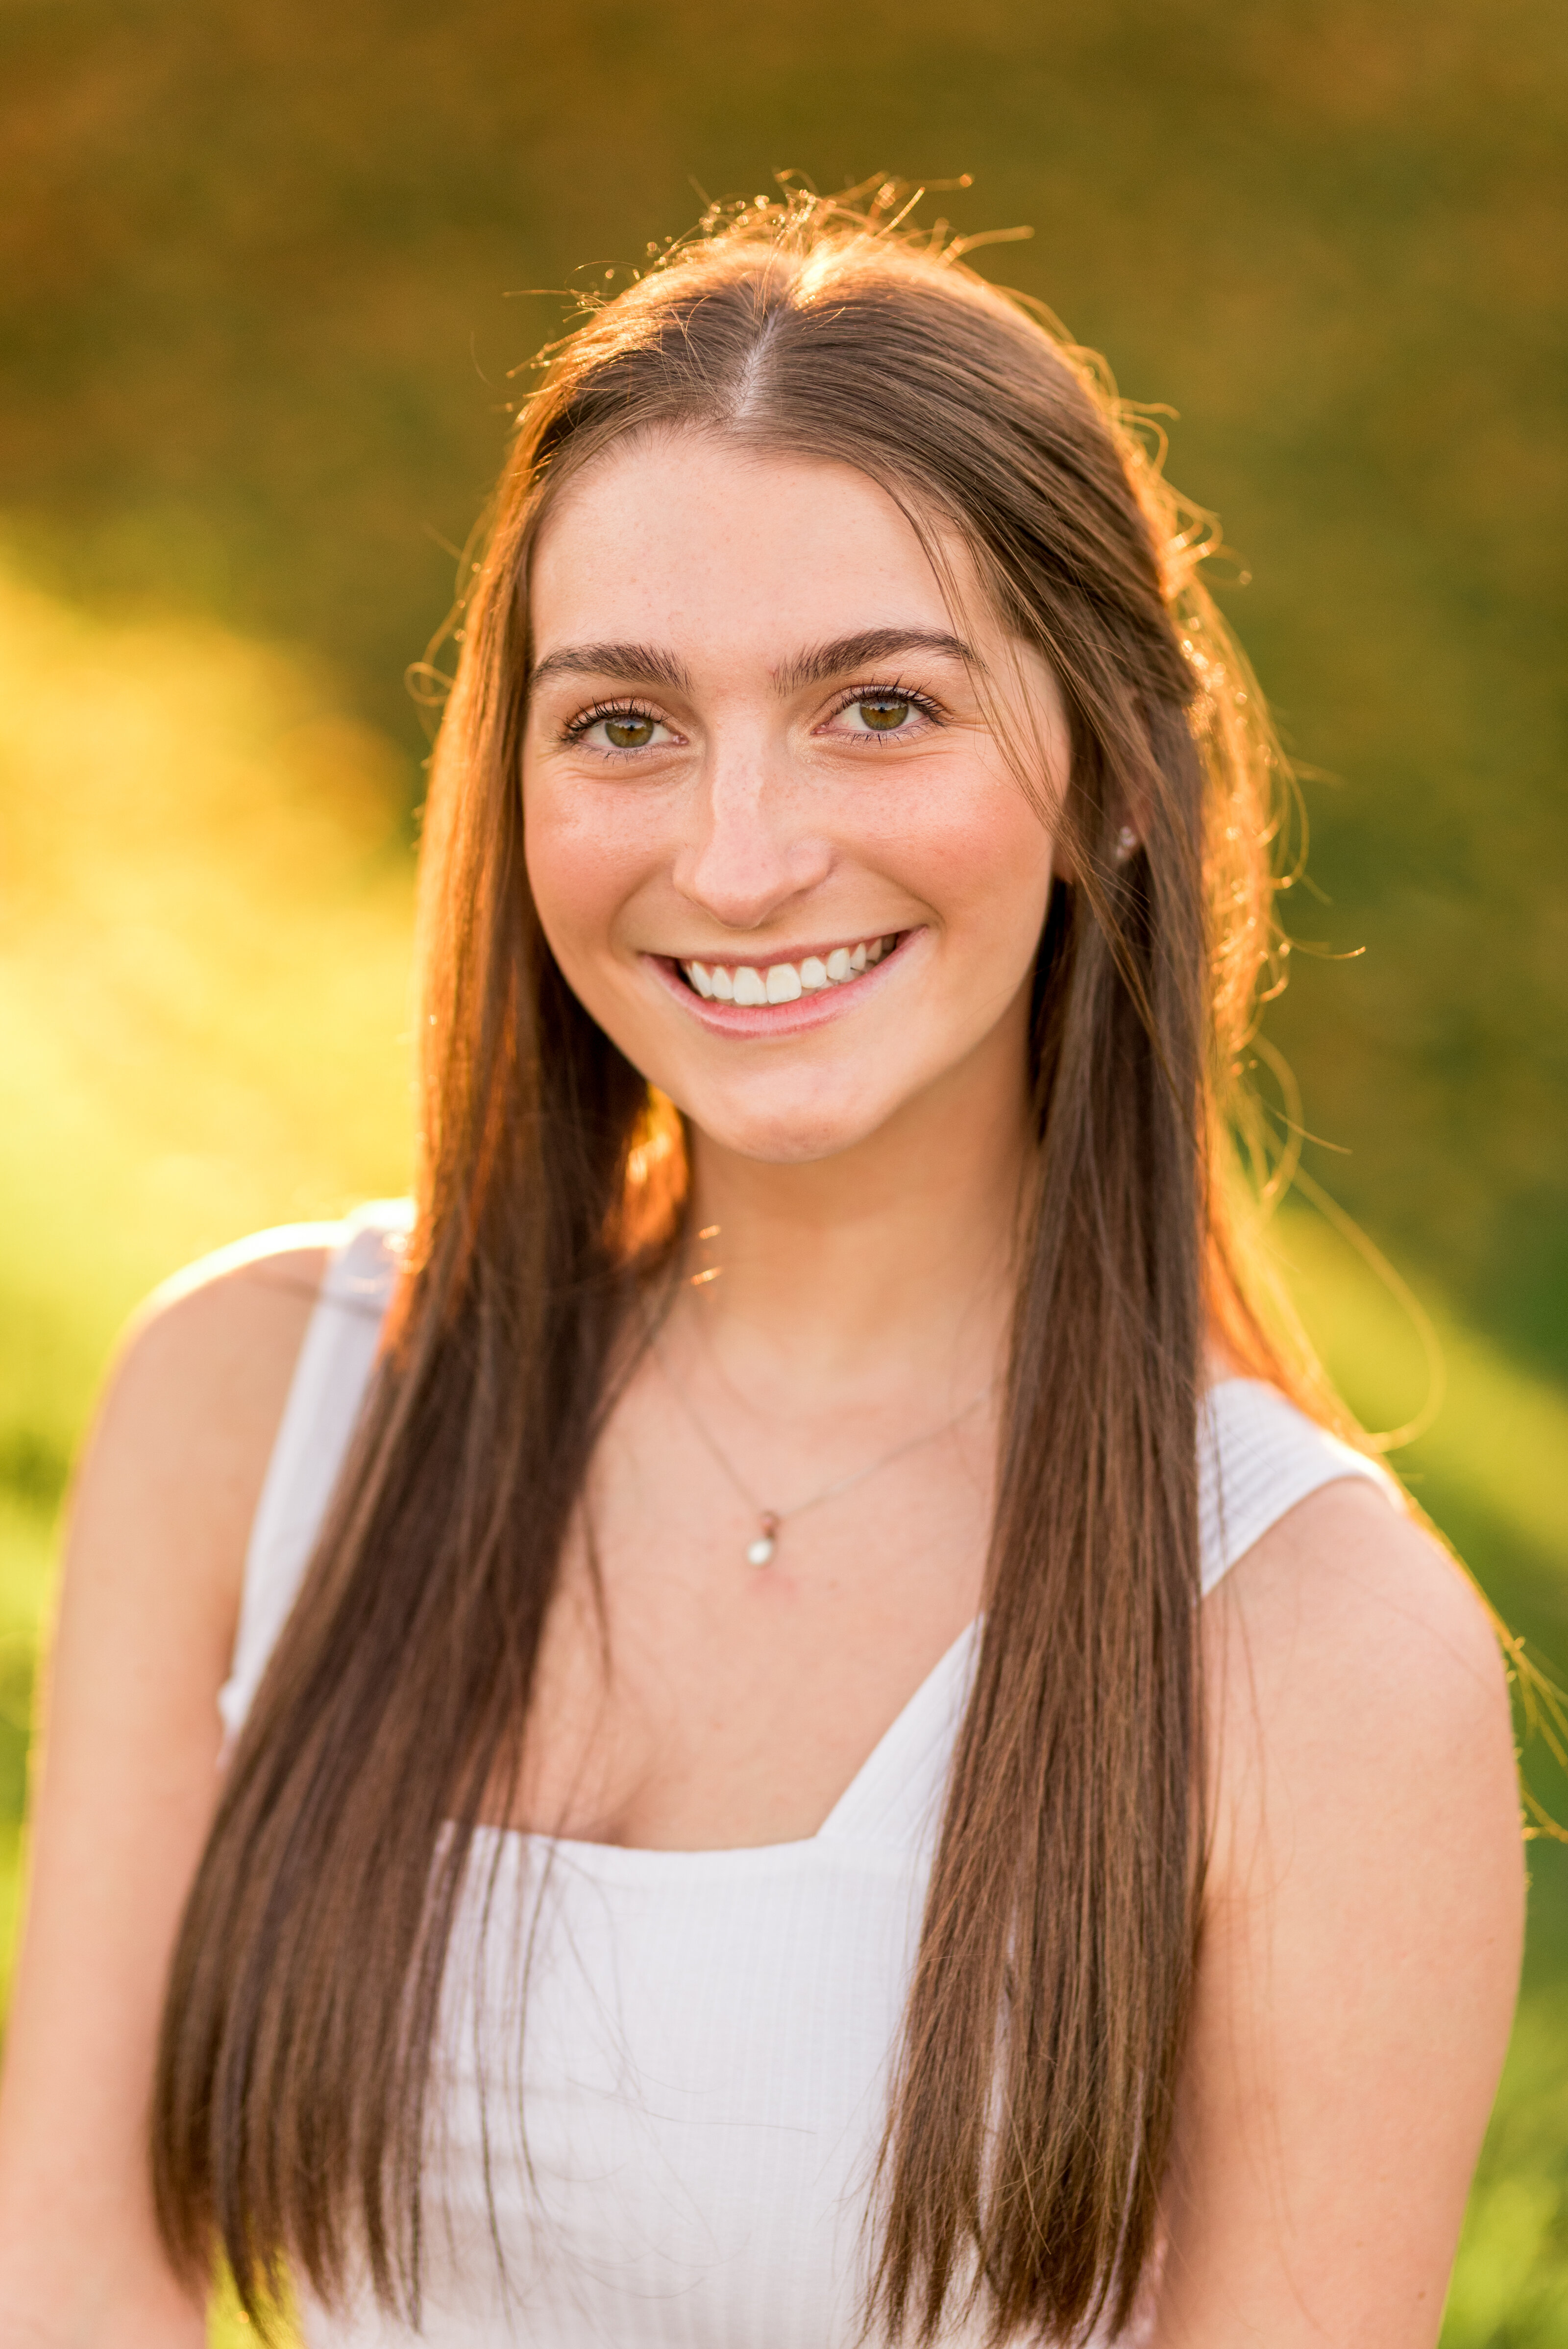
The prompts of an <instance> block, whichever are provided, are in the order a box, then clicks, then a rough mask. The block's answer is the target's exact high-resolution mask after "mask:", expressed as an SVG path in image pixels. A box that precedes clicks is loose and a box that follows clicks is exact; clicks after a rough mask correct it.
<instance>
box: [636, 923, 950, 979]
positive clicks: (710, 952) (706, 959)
mask: <svg viewBox="0 0 1568 2349" xmlns="http://www.w3.org/2000/svg"><path fill="white" fill-rule="evenodd" d="M907 928H908V926H907V925H906V927H905V928H903V929H900V928H896V927H894V926H893V925H892V924H888V926H886V927H884V928H881V929H878V928H877V926H875V924H874V925H873V926H872V927H871V928H870V929H868V930H840V931H839V933H838V935H837V936H836V937H832V938H828V939H827V940H826V942H823V941H817V942H815V943H814V944H813V945H810V946H804V947H792V946H782V947H752V949H751V950H750V951H749V952H747V951H746V950H745V949H744V948H741V947H688V948H685V949H684V950H683V951H682V952H680V954H670V955H667V956H666V957H665V959H666V961H668V962H700V963H701V964H702V965H703V967H704V968H710V967H711V965H712V964H714V963H722V964H724V965H727V966H733V967H735V968H742V969H743V968H745V967H746V966H747V965H748V964H749V965H750V967H751V968H752V969H753V970H767V969H769V968H772V967H773V966H774V965H775V964H777V963H784V962H793V963H802V962H807V961H809V960H810V958H811V957H812V956H813V955H815V957H816V958H817V960H818V961H819V962H826V960H827V957H828V956H829V955H830V954H834V953H836V950H837V949H838V948H839V947H849V948H850V949H851V950H853V949H854V948H855V947H858V946H867V947H868V946H870V945H871V943H872V942H873V940H874V939H877V938H898V937H903V936H905V935H906V931H907Z"/></svg>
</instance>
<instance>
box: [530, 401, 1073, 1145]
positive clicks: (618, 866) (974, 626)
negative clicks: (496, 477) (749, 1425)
mask: <svg viewBox="0 0 1568 2349" xmlns="http://www.w3.org/2000/svg"><path fill="white" fill-rule="evenodd" d="M958 552H959V557H960V559H959V575H960V577H961V578H965V579H966V583H967V585H968V586H969V590H970V592H969V593H968V594H967V595H966V597H965V604H966V609H965V611H964V613H963V614H962V615H961V616H956V615H955V614H954V613H953V612H951V611H950V609H949V607H948V605H947V603H946V601H945V599H944V597H943V594H942V591H941V588H940V584H939V582H938V580H937V578H936V575H935V574H934V573H933V571H932V569H931V566H930V564H929V561H928V559H927V557H926V554H925V552H924V550H923V549H922V547H921V545H920V543H919V538H918V537H917V535H916V533H915V532H914V530H913V528H912V527H911V525H910V524H909V522H907V521H906V519H905V518H904V516H903V515H902V514H901V513H900V512H899V511H898V507H897V506H896V505H895V504H894V503H893V501H892V500H891V499H890V498H889V497H888V495H887V494H886V492H883V491H882V490H880V489H879V488H877V485H876V484H875V483H873V482H871V481H868V480H867V479H866V478H865V476H863V475H861V474H859V473H857V472H855V471H852V470H850V469H849V468H847V467H844V466H836V465H825V464H819V463H815V462H811V463H808V462H799V463H797V462H794V461H785V460H780V459H778V458H776V457H774V458H769V459H767V460H765V461H761V460H758V459H757V458H756V457H755V456H753V455H749V454H747V453H745V452H743V451H741V450H735V449H733V448H730V447H727V446H725V445H724V444H723V443H722V442H716V441H714V440H711V439H703V438H698V437H694V436H681V437H679V438H665V439H662V440H647V441H642V442H639V443H637V444H635V445H633V446H631V447H629V448H626V449H621V450H613V451H611V452H609V453H608V454H607V457H605V458H604V459H602V460H599V461H598V462H597V464H595V465H594V466H592V467H590V468H589V469H588V471H587V472H586V473H585V475H584V476H583V477H582V478H581V479H580V480H579V481H576V482H575V483H574V484H573V485H572V487H571V489H570V490H569V491H568V492H567V493H566V495H565V496H564V497H563V498H562V501H561V503H560V505H559V506H558V507H557V508H556V510H555V512H553V513H552V515H551V516H550V518H549V520H548V522H547V523H546V525H545V529H544V531H543V533H542V534H541V539H540V543H539V545H538V548H537V550H536V552H535V561H534V569H533V576H532V581H531V596H532V601H531V617H532V624H533V632H534V650H535V658H536V659H544V658H545V657H547V656H548V655H549V654H550V653H551V651H552V650H554V649H556V648H557V647H561V646H566V645H576V644H603V643H606V642H610V643H616V644H620V643H630V644H638V645H649V646H654V647H661V648H665V649H667V650H668V651H669V652H670V653H671V654H672V655H673V656H674V657H675V658H676V659H677V660H678V661H679V662H680V664H681V666H682V667H684V669H685V671H686V673H687V677H688V680H689V682H688V684H687V685H686V687H685V688H684V689H683V690H680V691H672V690H671V689H670V688H668V687H667V686H666V687H659V688H647V687H642V686H639V688H637V689H636V691H635V694H634V695H632V696H630V698H632V699H634V700H635V703H636V707H637V709H639V711H642V712H644V713H647V714H648V715H649V716H655V717H657V719H658V724H657V726H656V727H655V729H654V730H653V740H651V742H650V743H649V747H646V748H643V749H639V750H632V751H629V752H621V753H617V752H616V751H615V750H614V747H613V742H612V741H611V740H609V739H608V738H607V730H606V728H605V726H604V725H603V723H600V724H599V725H598V726H597V728H595V729H593V730H590V732H589V734H588V735H587V737H586V738H580V739H577V740H572V739H570V738H569V737H566V735H565V734H564V731H563V730H564V729H565V728H566V727H567V726H569V725H570V724H571V723H572V721H573V719H575V718H576V716H577V715H578V714H579V713H580V712H581V711H583V710H584V709H592V708H595V707H602V706H604V705H605V704H606V703H607V702H613V701H614V700H615V698H616V697H617V696H619V697H620V698H621V699H622V700H623V701H624V700H626V699H627V698H628V688H627V686H626V682H625V680H624V679H623V678H618V677H616V676H613V675H604V676H599V677H586V678H585V677H576V676H574V677H569V678H568V677H554V678H548V679H546V680H545V683H544V684H543V685H542V686H541V688H539V690H538V691H537V693H536V695H535V699H534V703H533V706H532V708H531V710H530V714H529V723H528V728H527V735H526V746H525V750H524V805H525V814H526V826H527V855H528V870H529V875H530V878H531V881H532V884H533V887H534V891H535V898H536V901H537V904H538V906H539V912H540V916H541V919H542V921H543V923H544V926H545V933H546V935H547V936H548V937H549V939H550V943H551V946H552V947H553V948H554V950H555V952H556V957H557V959H558V960H559V962H560V964H561V967H562V969H563V970H564V971H565V973H566V977H567V978H568V980H569V981H570V983H571V985H572V986H573V988H575V989H576V993H577V994H578V995H579V996H580V998H581V999H582V1000H583V1002H584V1003H585V1004H586V1005H587V1008H588V1009H589V1010H590V1011H591V1012H592V1013H593V1015H594V1017H595V1019H597V1020H598V1021H599V1023H600V1025H601V1026H602V1027H603V1028H604V1029H605V1030H607V1033H608V1034H609V1035H611V1036H612V1037H613V1038H614V1039H615V1040H616V1042H617V1043H618V1045H619V1046H620V1048H621V1050H623V1051H624V1052H625V1053H626V1054H627V1056H628V1059H630V1060H631V1061H634V1062H635V1064H636V1065H637V1066H638V1067H639V1068H640V1069H642V1070H644V1071H646V1072H647V1073H648V1075H649V1077H650V1078H652V1079H653V1081H655V1082H656V1083H658V1084H659V1085H660V1086H662V1087H663V1089H664V1090H665V1091H666V1092H669V1093H670V1095H671V1096H672V1098H673V1099H674V1100H675V1101H677V1102H679V1103H680V1106H681V1108H682V1109H684V1110H685V1111H686V1112H687V1113H688V1114H689V1115H690V1116H691V1117H692V1118H693V1119H694V1120H695V1122H696V1123H697V1124H698V1125H699V1126H700V1127H701V1129H702V1131H703V1132H704V1133H707V1134H709V1135H710V1136H711V1137H712V1138H713V1139H714V1140H715V1141H717V1142H720V1143H722V1144H724V1145H726V1146H727V1147H730V1148H732V1149H734V1150H736V1151H737V1152H741V1153H743V1154H746V1155H748V1156H753V1157H756V1158H762V1159H768V1160H773V1161H775V1162H791V1161H798V1160H800V1159H805V1158H814V1157H820V1156H826V1155H828V1154H833V1153H836V1152H840V1151H844V1150H846V1149H849V1148H852V1147H853V1146H854V1145H855V1144H856V1143H859V1142H861V1141H863V1140H864V1139H865V1138H866V1137H867V1135H869V1134H871V1133H875V1132H876V1131H877V1129H878V1128H880V1127H883V1126H885V1125H886V1124H887V1123H888V1120H889V1119H890V1118H892V1117H894V1116H895V1114H896V1113H897V1112H900V1111H902V1110H904V1109H906V1108H907V1107H908V1106H909V1104H911V1103H913V1102H915V1101H917V1100H918V1099H919V1097H921V1096H922V1095H925V1094H928V1093H929V1092H931V1091H932V1089H933V1088H936V1089H938V1090H939V1091H946V1090H947V1089H949V1088H950V1086H951V1084H952V1082H953V1080H954V1079H955V1077H956V1076H957V1074H958V1072H959V1071H961V1070H962V1069H963V1068H964V1066H965V1064H966V1063H968V1062H969V1061H971V1060H972V1059H973V1058H974V1057H975V1056H976V1055H980V1056H981V1057H982V1058H983V1057H984V1056H985V1054H986V1053H987V1052H988V1050H989V1051H993V1052H998V1053H1005V1054H1006V1055H1007V1056H1008V1058H1009V1059H1010V1060H1012V1059H1015V1058H1016V1055H1017V1050H1018V1046H1019V1042H1020V1038H1021V1030H1020V1025H1019V1022H1020V1019H1021V1017H1022V1011H1023V1000H1024V998H1025V995H1026V990H1027V986H1028V979H1029V974H1030V970H1031V968H1032V965H1033V955H1034V950H1035V946H1036V942H1037V940H1038V937H1039V934H1040V927H1041V923H1042V920H1043V918H1044V908H1045V902H1046V897H1047V895H1048V893H1049V888H1050V882H1051V874H1052V841H1051V836H1050V833H1049V831H1048V829H1047V827H1046V824H1045V823H1044V822H1043V821H1042V817H1041V814H1040V812H1038V809H1037V807H1036V806H1035V805H1034V804H1032V802H1031V800H1030V798H1029V797H1028V796H1026V794H1025V792H1024V791H1023V788H1022V787H1021V785H1020V782H1019V781H1018V779H1017V777H1016V776H1015V775H1014V773H1013V772H1012V770H1011V769H1010V767H1009V765H1008V763H1007V760H1006V758H1005V756H1004V754H1003V751H1002V748H1001V746H1000V745H999V743H998V742H997V740H996V739H995V737H994V735H993V733H992V729H991V727H990V725H989V724H988V722H987V719H986V717H985V714H984V712H983V710H982V708H981V698H980V695H979V692H978V691H977V684H976V678H975V675H974V674H973V673H972V671H971V668H970V667H968V666H966V664H965V662H964V661H963V660H962V659H961V658H958V657H954V656H952V655H950V654H943V655H937V654H933V653H930V652H921V651H913V652H903V653H900V654H898V656H897V657H888V658H884V659H883V660H881V661H879V662H877V663H874V664H872V666H871V667H870V669H869V671H868V672H867V673H861V672H856V673H853V674H850V675H847V676H845V677H843V678H836V679H834V680H832V681H831V682H830V683H828V684H826V685H825V684H823V683H820V682H818V683H814V684H811V685H808V686H805V687H804V688H799V689H795V690H789V691H784V692H781V691H780V670H781V667H782V666H783V665H784V664H785V663H787V662H788V661H790V660H791V659H793V658H795V657H798V656H801V655H804V654H806V653H809V652H810V651H812V650H813V649H814V648H815V647H820V646H822V645H824V644H826V643H829V642H833V641H836V640H837V639H840V638H843V637H846V636H851V635H855V634H857V633H860V632H863V631H866V630H867V629H873V628H898V627H909V628H919V629H924V630H929V631H931V632H948V633H951V634H954V635H957V636H961V637H962V638H963V639H964V640H965V642H966V643H967V644H968V645H969V646H970V647H971V649H972V650H973V652H974V654H975V655H976V656H977V660H978V662H979V663H980V664H983V666H984V667H985V669H986V670H987V671H988V672H989V674H990V675H991V677H992V680H993V691H999V692H1001V693H1002V695H1003V696H1004V697H1005V696H1007V695H1009V694H1011V697H1012V700H1011V707H1012V710H1013V714H1014V715H1015V717H1016V718H1017V719H1018V721H1019V727H1020V739H1021V740H1031V739H1034V740H1039V739H1042V738H1043V739H1044V740H1045V741H1046V742H1047V743H1048V744H1049V745H1050V746H1051V747H1050V752H1049V757H1050V762H1051V764H1052V766H1053V767H1054V773H1048V774H1045V775H1042V776H1041V777H1040V778H1039V788H1040V791H1041V794H1042V798H1043V799H1044V798H1046V797H1048V795H1050V794H1051V793H1053V792H1055V791H1058V790H1059V789H1060V787H1061V783H1062V781H1063V780H1064V724H1063V719H1062V715H1061V710H1060V707H1059V703H1058V699H1057V695H1056V691H1055V687H1054V681H1053V679H1052V678H1051V676H1050V673H1049V670H1048V668H1047V667H1046V665H1045V664H1044V661H1043V660H1041V659H1040V658H1039V657H1038V656H1035V655H1033V654H1029V653H1026V652H1025V651H1024V649H1023V647H1020V646H1017V645H1016V644H1013V643H1012V642H1010V641H1009V640H1007V639H1006V638H1005V637H1004V635H1003V632H1002V629H1001V626H1000V624H999V623H998V621H997V620H996V618H995V616H993V615H992V613H990V612H989V611H988V610H987V609H986V607H985V604H984V600H983V598H982V597H981V595H979V593H978V591H977V590H976V589H975V588H974V586H973V583H972V578H970V577H969V576H968V566H967V564H966V563H965V562H964V560H963V558H962V556H961V551H958ZM845 688H859V689H861V690H862V691H863V693H864V692H868V691H871V690H872V689H875V688H880V689H881V690H882V694H883V696H884V699H885V698H886V696H887V694H888V691H889V689H893V690H897V689H898V688H904V689H908V690H911V691H915V692H919V693H921V694H924V695H927V696H929V698H930V699H931V700H932V701H933V702H934V703H936V704H938V705H939V706H940V717H939V718H938V719H936V720H935V721H934V722H933V721H932V720H930V719H928V718H926V717H925V716H923V715H922V714H921V713H920V712H919V710H916V709H911V711H910V714H909V719H907V720H906V721H905V723H904V724H902V725H901V726H899V727H898V728H897V729H895V730H887V729H886V727H885V715H886V713H885V710H884V709H882V708H881V706H880V705H879V704H878V703H877V701H876V699H875V698H874V693H873V698H872V699H871V709H872V714H873V716H874V717H875V716H881V717H882V718H883V719H884V724H883V726H882V727H873V726H872V725H871V724H870V723H868V722H867V719H865V718H863V717H859V716H857V712H856V711H854V710H851V711H850V712H849V713H847V715H846V713H845V712H843V711H842V710H841V709H840V708H839V706H838V705H839V704H840V703H841V702H842V700H843V697H844V690H845ZM618 731H620V732H621V733H623V734H624V733H625V732H626V731H627V729H626V728H625V727H624V725H623V726H621V727H620V728H619V729H618ZM636 731H640V732H643V733H646V732H647V731H648V729H647V727H646V725H644V726H643V727H641V728H639V729H636ZM894 932H913V933H915V934H916V935H915V936H913V937H912V938H911V940H910V942H909V945H908V946H907V947H905V949H904V950H903V951H902V952H901V954H900V956H899V957H898V965H899V968H898V970H897V973H896V974H895V972H894V971H892V970H889V972H888V975H887V979H886V981H885V982H884V983H883V984H882V985H881V986H880V987H879V988H878V989H877V992H876V994H875V995H874V996H873V995H870V994H868V995H867V999H866V1000H865V1002H864V1003H863V1004H858V1005H857V1006H856V1009H855V1011H854V1014H853V1016H852V1017H851V1016H846V1017H842V1018H839V1019H836V1020H834V1021H833V1022H832V1023H831V1024H830V1025H828V1026H825V1027H821V1028H818V1029H817V1030H815V1031H813V1032H812V1033H811V1034H809V1035H804V1036H801V1037H798V1038H792V1039H790V1040H787V1041H784V1040H780V1041H777V1042H775V1041H774V1040H772V1039H759V1040H754V1041H737V1040H732V1039H728V1038H726V1039H724V1040H715V1039H714V1038H713V1037H712V1036H711V1035H709V1034H707V1033H705V1032H704V1031H703V1030H702V1029H701V1026H700V1025H699V1024H698V1023H697V1022H696V1021H695V1020H694V1019H692V1018H691V1016H690V1013H689V1012H688V1011H687V1010H686V1009H685V1008H684V1007H683V1006H682V1004H681V1003H680V1000H679V999H677V998H676V997H675V996H673V995H672V994H671V991H670V988H668V987H667V986H665V985H663V984H661V983H660V982H659V978H658V977H657V976H656V975H655V974H654V973H652V972H651V971H650V970H649V967H648V964H647V961H646V957H649V955H656V956H665V957H676V958H678V959H684V958H690V957H698V958H700V959H704V960H708V961H723V962H734V963H741V962H750V963H753V964H754V965H755V966H756V968H759V969H760V970H763V971H765V970H766V968H767V967H768V965H769V964H770V963H771V962H776V961H780V960H785V959H791V958H793V956H794V955H795V954H798V953H800V952H801V951H804V950H809V949H810V948H811V947H815V946H816V945H819V944H820V945H823V946H826V945H830V944H833V943H836V942H839V941H843V942H846V943H850V944H853V943H854V942H855V941H856V940H857V939H863V938H869V937H876V936H881V935H885V934H891V933H894Z"/></svg>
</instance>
